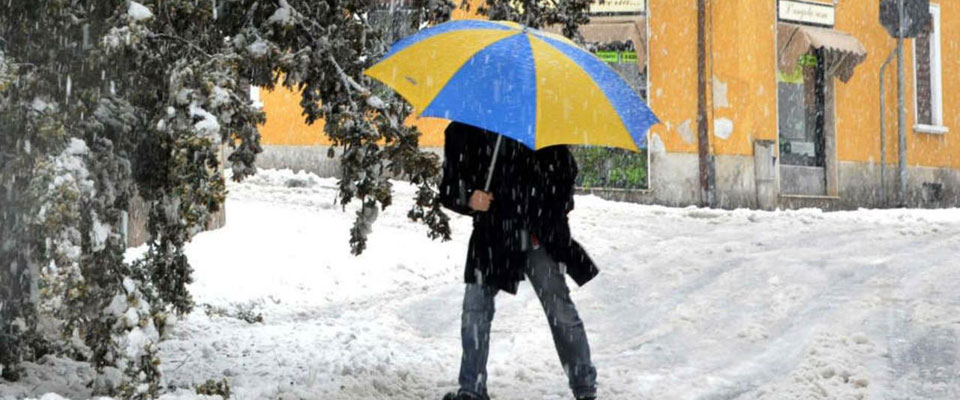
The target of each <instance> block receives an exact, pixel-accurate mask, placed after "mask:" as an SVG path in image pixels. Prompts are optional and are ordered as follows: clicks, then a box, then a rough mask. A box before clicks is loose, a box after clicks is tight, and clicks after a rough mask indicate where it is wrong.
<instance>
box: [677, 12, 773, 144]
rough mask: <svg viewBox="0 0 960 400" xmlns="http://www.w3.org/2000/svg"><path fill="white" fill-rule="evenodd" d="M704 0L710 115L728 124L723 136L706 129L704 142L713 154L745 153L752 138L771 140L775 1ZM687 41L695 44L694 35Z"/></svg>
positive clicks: (751, 142)
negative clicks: (728, 130)
mask: <svg viewBox="0 0 960 400" xmlns="http://www.w3.org/2000/svg"><path fill="white" fill-rule="evenodd" d="M710 3H711V9H710V10H709V11H710V16H711V18H710V22H709V24H708V25H709V26H708V31H709V32H710V39H709V40H710V42H711V43H710V44H711V45H712V46H711V47H712V57H711V59H710V62H709V63H708V67H709V71H710V72H709V73H708V79H709V81H708V84H709V85H710V86H712V90H710V89H708V93H707V94H708V96H709V98H710V104H711V105H712V107H711V110H712V116H711V117H712V118H713V119H714V120H720V119H727V120H730V121H731V122H733V133H732V134H731V135H730V136H729V137H727V138H722V137H720V136H717V135H716V133H717V132H715V131H714V130H713V127H711V137H710V142H711V144H712V148H713V152H714V154H723V155H751V154H753V141H754V139H768V140H775V139H776V138H777V97H776V95H777V81H776V55H775V52H776V50H775V49H776V43H775V41H776V24H775V23H774V21H776V19H777V9H776V8H777V7H776V2H775V1H757V0H723V1H712V2H710ZM692 39H693V40H694V44H693V45H694V46H696V35H695V34H694V35H692ZM695 62H696V60H694V63H695Z"/></svg>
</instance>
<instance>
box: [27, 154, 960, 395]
mask: <svg viewBox="0 0 960 400" xmlns="http://www.w3.org/2000/svg"><path fill="white" fill-rule="evenodd" d="M290 186H294V187H290ZM396 189H397V191H398V194H397V196H396V199H395V202H396V204H394V205H393V206H392V207H390V208H389V209H388V210H387V211H385V212H383V213H381V216H380V220H379V221H378V222H377V224H376V225H375V227H374V229H375V231H374V233H373V234H372V235H371V237H370V242H369V249H368V250H367V251H366V253H364V254H363V255H362V256H360V257H353V256H351V255H350V254H349V246H348V243H347V239H348V230H349V226H350V224H351V223H352V219H353V211H351V209H348V210H347V211H346V212H344V211H343V210H341V209H340V208H339V207H336V206H334V205H333V204H334V202H335V196H336V192H335V181H333V180H329V179H318V178H316V177H313V176H309V175H295V174H292V173H290V172H288V171H261V173H260V174H259V175H258V176H256V177H254V178H252V179H250V180H249V181H247V182H246V183H243V184H239V185H237V184H233V185H231V186H230V190H231V193H230V196H229V198H228V202H227V212H228V219H227V226H226V227H225V228H223V229H221V230H218V231H214V232H208V233H203V234H201V235H199V236H198V237H197V238H196V239H195V240H194V242H193V243H192V244H191V245H190V247H189V249H188V255H189V257H190V261H191V262H192V264H193V266H194V268H195V270H196V271H195V279H196V282H195V283H194V284H193V285H192V287H191V289H192V291H193V293H194V296H195V298H196V300H197V303H198V304H199V306H198V307H197V311H196V312H194V313H193V314H192V315H190V316H188V317H186V318H185V319H183V320H181V321H179V322H178V323H177V325H176V327H175V328H174V329H173V330H172V332H171V335H170V337H169V338H168V339H167V340H166V341H165V342H164V343H163V345H162V353H161V356H162V357H163V359H164V360H165V364H164V365H163V370H164V372H165V374H166V377H167V380H168V383H170V384H171V385H175V386H180V387H189V386H190V385H191V384H193V383H200V382H203V381H205V380H207V379H211V378H213V379H219V378H220V377H223V376H226V377H228V379H229V380H230V382H231V384H232V389H233V398H236V399H267V398H270V399H277V398H282V399H300V398H302V399H332V400H335V399H343V400H346V399H418V400H422V399H439V398H440V396H442V394H443V393H444V392H446V391H448V390H451V389H454V388H455V386H456V383H455V379H456V374H457V369H458V366H459V357H460V353H459V318H460V301H461V296H462V290H463V284H462V282H461V275H462V265H463V262H464V257H465V256H464V254H465V249H466V241H467V238H468V237H469V233H470V221H469V220H468V219H466V218H461V217H457V218H455V219H454V221H453V226H454V240H453V241H451V242H447V243H440V242H434V241H431V240H429V239H427V238H426V235H425V228H423V227H421V226H418V225H414V224H412V223H410V222H408V221H407V220H406V217H405V215H406V211H407V209H408V208H409V205H410V204H411V199H410V198H411V194H412V193H413V192H412V189H411V188H410V187H408V186H407V185H405V184H397V185H396ZM571 223H572V226H573V230H574V235H575V237H576V238H578V239H579V240H580V241H581V242H582V243H583V244H584V246H585V247H586V248H587V249H588V251H590V252H591V255H592V256H593V257H594V258H595V260H596V261H597V262H598V264H599V265H600V267H601V271H602V272H601V274H600V276H599V277H597V278H596V279H595V280H594V281H593V282H591V283H590V284H588V285H587V286H585V287H583V288H576V289H573V298H574V300H575V301H576V303H577V305H578V307H579V309H580V313H581V316H582V318H583V320H584V322H585V324H586V327H587V333H588V335H589V337H590V340H591V344H592V348H593V353H594V361H595V363H596V365H597V368H598V372H599V382H600V398H601V399H658V400H660V399H668V400H669V399H678V400H680V399H682V400H687V399H704V400H706V399H771V400H792V399H878V400H900V399H903V400H907V399H911V400H913V399H944V400H948V399H949V400H955V399H958V398H960V339H958V337H960V336H958V335H960V260H958V254H960V210H906V211H905V210H890V211H856V212H841V213H822V212H820V211H818V210H800V211H780V212H760V211H750V210H737V211H716V210H706V209H697V208H685V209H676V208H665V207H653V206H640V205H633V204H624V203H616V202H609V201H604V200H601V199H598V198H595V197H584V196H581V197H577V209H576V210H574V211H573V213H572V214H571ZM497 300H498V302H497V316H496V318H495V320H494V326H493V334H492V349H491V355H490V360H489V371H490V378H489V386H490V390H491V397H493V398H494V399H496V400H534V399H568V398H571V397H570V395H569V391H568V390H567V388H566V379H565V378H564V377H563V374H562V369H561V367H560V365H559V361H558V360H557V357H556V353H555V351H554V349H553V344H552V341H551V337H550V333H549V330H548V327H547V323H546V320H545V318H544V317H543V313H542V310H541V307H540V304H539V302H538V301H537V298H536V296H535V294H534V293H533V291H532V290H531V289H530V286H529V285H527V284H524V285H521V289H520V293H519V294H518V295H517V296H510V295H505V294H501V295H500V296H498V298H497ZM205 310H209V311H210V312H205ZM240 312H248V313H252V314H254V315H255V314H259V313H262V315H263V322H262V323H248V322H245V321H242V320H241V319H238V318H235V317H231V316H230V315H236V314H238V313H240ZM39 393H43V392H39ZM39 393H37V394H39Z"/></svg>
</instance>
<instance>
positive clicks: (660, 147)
mask: <svg viewBox="0 0 960 400" xmlns="http://www.w3.org/2000/svg"><path fill="white" fill-rule="evenodd" d="M649 146H650V152H651V153H655V154H665V153H666V152H667V146H665V145H664V144H663V140H661V139H660V135H657V134H656V133H654V134H652V135H650V144H649Z"/></svg>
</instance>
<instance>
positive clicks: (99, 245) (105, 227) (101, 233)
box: [90, 213, 111, 251]
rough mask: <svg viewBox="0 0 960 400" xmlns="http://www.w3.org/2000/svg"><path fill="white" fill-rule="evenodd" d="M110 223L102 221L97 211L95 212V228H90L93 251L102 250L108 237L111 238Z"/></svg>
mask: <svg viewBox="0 0 960 400" xmlns="http://www.w3.org/2000/svg"><path fill="white" fill-rule="evenodd" d="M110 230H111V226H110V224H107V223H103V222H100V219H99V218H97V215H96V213H93V229H91V230H90V241H91V242H92V243H91V244H92V245H93V251H100V250H103V249H104V247H106V243H107V239H109V238H110Z"/></svg>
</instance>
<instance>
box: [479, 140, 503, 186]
mask: <svg viewBox="0 0 960 400" xmlns="http://www.w3.org/2000/svg"><path fill="white" fill-rule="evenodd" d="M502 139H503V135H497V144H495V145H493V158H492V159H491V160H490V167H489V168H488V169H487V184H486V185H484V186H483V191H484V192H488V193H489V192H490V181H492V180H493V166H494V165H496V164H497V153H499V152H500V140H502Z"/></svg>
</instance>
